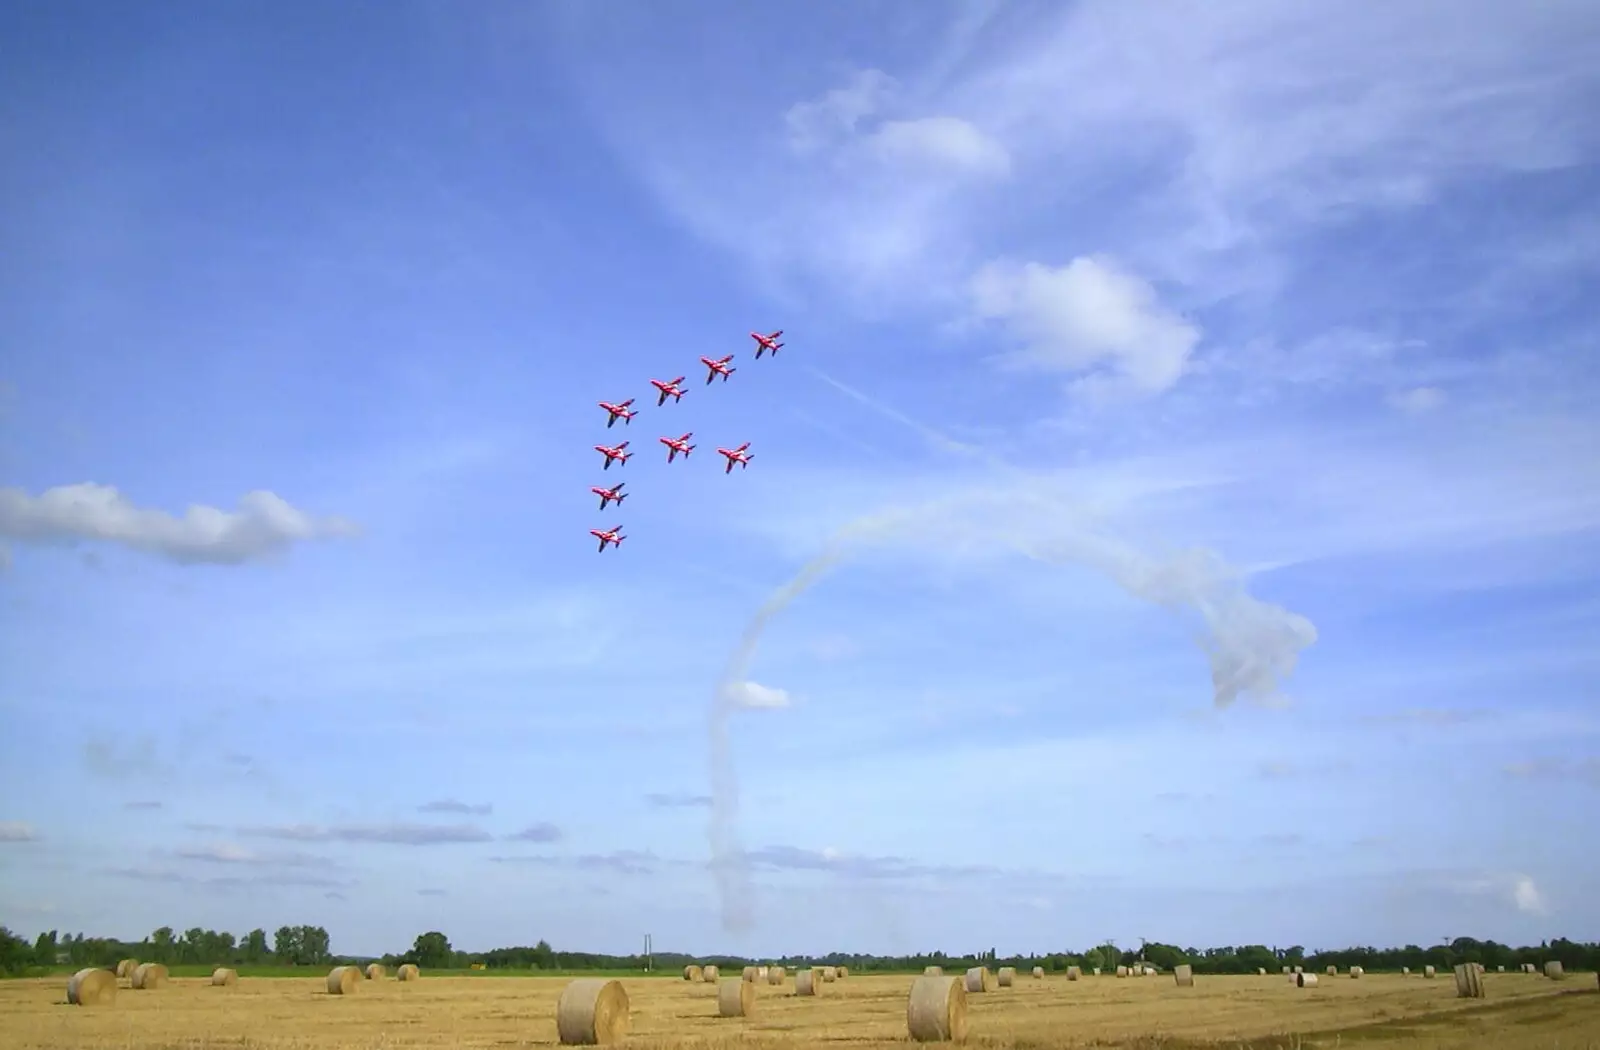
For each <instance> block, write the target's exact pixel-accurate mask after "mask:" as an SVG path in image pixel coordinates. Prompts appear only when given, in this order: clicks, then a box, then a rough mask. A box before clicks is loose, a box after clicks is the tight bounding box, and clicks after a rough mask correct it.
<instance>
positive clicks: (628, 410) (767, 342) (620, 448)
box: [589, 328, 783, 553]
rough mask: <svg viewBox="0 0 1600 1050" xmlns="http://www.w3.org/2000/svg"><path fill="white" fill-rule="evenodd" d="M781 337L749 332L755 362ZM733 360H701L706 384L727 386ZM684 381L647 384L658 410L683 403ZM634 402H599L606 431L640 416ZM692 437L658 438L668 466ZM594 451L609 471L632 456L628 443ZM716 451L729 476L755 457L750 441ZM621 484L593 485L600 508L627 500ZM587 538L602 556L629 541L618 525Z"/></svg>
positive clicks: (778, 345) (691, 448) (691, 447)
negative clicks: (714, 382) (718, 382)
mask: <svg viewBox="0 0 1600 1050" xmlns="http://www.w3.org/2000/svg"><path fill="white" fill-rule="evenodd" d="M781 335H783V329H781V328H780V329H778V330H777V331H776V332H772V333H771V334H769V335H762V334H761V333H760V332H751V333H750V338H751V339H754V340H755V341H756V360H758V361H759V360H760V359H761V355H762V354H763V353H767V352H771V353H772V355H773V356H774V357H776V356H777V354H778V351H779V350H780V349H782V348H783V344H782V343H780V342H778V338H779V337H780V336H781ZM732 360H733V355H732V354H729V355H727V356H726V357H720V358H716V359H712V358H709V357H702V358H701V359H700V363H701V364H703V365H705V366H706V385H707V386H710V385H711V382H712V380H714V379H716V378H717V377H718V376H721V377H722V381H723V382H724V383H726V382H727V381H728V378H729V377H730V376H732V375H733V373H734V372H736V371H738V369H737V368H734V367H733V366H732V365H730V364H729V363H728V362H730V361H732ZM684 379H685V377H684V376H679V377H678V378H676V379H670V380H661V379H652V380H650V385H651V386H653V387H655V388H656V407H658V408H659V407H661V406H662V405H665V404H666V403H667V398H669V397H670V398H672V400H673V403H674V404H676V403H677V402H679V401H682V400H683V395H684V390H683V387H682V385H681V384H682V383H683V381H684ZM633 401H634V399H633V398H631V397H630V398H628V400H626V401H619V402H616V403H615V404H613V403H612V402H610V401H601V402H598V404H599V406H600V407H601V408H603V409H604V410H605V412H606V428H607V429H608V430H609V429H610V428H611V427H612V426H613V425H615V424H616V422H617V420H619V419H620V420H622V423H623V425H624V426H627V425H628V424H629V423H632V422H633V417H634V416H636V415H638V414H639V412H638V409H635V408H633V407H631V406H632V405H633ZM692 437H694V434H693V432H690V433H686V434H684V435H683V436H682V437H677V438H671V437H662V438H660V439H658V440H660V442H661V443H662V444H663V445H665V446H667V462H668V463H671V462H673V461H674V460H676V459H677V457H678V456H679V455H680V454H681V455H682V456H683V458H684V459H688V458H689V453H691V452H693V451H694V450H695V446H694V445H691V444H689V439H690V438H692ZM594 450H595V451H596V452H598V453H600V454H601V455H602V456H604V457H605V463H604V465H603V466H602V467H601V468H600V469H602V470H610V469H611V464H613V463H615V464H617V466H618V467H619V468H620V467H623V466H626V465H627V463H628V460H629V459H630V458H631V457H632V456H633V453H632V452H630V451H628V442H626V441H621V442H618V443H617V444H615V445H596V446H595V447H594ZM717 452H718V453H720V454H721V455H722V456H723V458H724V459H726V460H727V466H726V467H725V468H724V469H723V471H722V472H723V473H724V474H732V473H733V468H734V465H735V464H738V465H739V466H740V467H748V466H749V465H750V460H751V459H752V458H754V453H752V452H751V451H750V442H748V441H746V442H745V443H744V444H742V445H740V446H739V447H738V448H719V449H717ZM624 484H626V483H625V482H620V481H619V482H617V484H616V485H614V486H612V487H611V488H602V487H600V486H598V485H595V486H591V487H590V489H589V491H590V492H592V493H594V494H595V495H596V496H599V497H600V509H601V510H605V509H606V508H607V507H608V506H610V505H611V504H612V503H615V504H616V505H617V506H619V507H620V506H622V501H623V500H625V499H627V498H628V493H626V492H623V491H622V488H623V485H624ZM589 535H591V536H593V537H595V538H596V539H598V540H599V541H600V548H599V549H600V552H601V553H604V552H605V549H606V545H607V544H610V545H611V546H613V547H620V546H622V541H623V540H625V539H627V538H628V537H626V536H624V535H623V534H622V526H621V525H618V526H616V527H614V528H610V529H590V530H589Z"/></svg>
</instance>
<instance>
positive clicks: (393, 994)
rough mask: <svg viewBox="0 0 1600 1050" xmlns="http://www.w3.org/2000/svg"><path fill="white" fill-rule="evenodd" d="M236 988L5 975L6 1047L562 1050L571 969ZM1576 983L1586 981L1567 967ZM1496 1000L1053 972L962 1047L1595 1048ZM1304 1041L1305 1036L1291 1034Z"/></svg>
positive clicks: (774, 1041) (1372, 985)
mask: <svg viewBox="0 0 1600 1050" xmlns="http://www.w3.org/2000/svg"><path fill="white" fill-rule="evenodd" d="M240 976H241V980H240V982H239V984H238V985H237V986H235V987H233V988H228V989H220V988H212V987H211V986H210V979H209V978H189V977H177V978H173V979H171V981H170V983H169V984H167V985H166V986H165V987H163V988H161V989H159V990H157V991H154V992H150V993H148V994H129V995H119V996H117V999H116V1002H115V1004H114V1005H111V1006H107V1007H103V1008H101V1009H96V1010H84V1009H78V1008H75V1007H70V1006H65V1005H62V1004H63V1003H64V1001H65V998H66V979H65V978H62V977H51V978H47V979H39V980H10V981H0V1017H4V1018H5V1019H6V1024H5V1025H3V1026H0V1050H13V1048H15V1050H45V1048H50V1050H57V1048H61V1047H72V1048H73V1050H248V1048H260V1050H368V1048H371V1050H379V1048H381V1050H406V1048H423V1047H427V1048H439V1050H444V1048H447V1047H448V1048H451V1050H457V1048H459V1050H489V1048H510V1047H520V1046H554V1045H557V1033H556V1022H555V1017H556V1001H557V999H558V998H559V997H560V995H561V992H562V989H564V988H565V987H566V986H567V984H568V983H569V981H570V979H569V978H552V977H491V978H484V977H436V978H430V979H428V980H425V981H417V982H400V981H368V982H365V983H364V984H363V985H362V987H361V988H360V989H359V991H358V992H357V994H355V995H351V996H331V995H329V994H327V991H326V984H327V974H326V972H317V973H308V974H307V975H306V976H304V977H284V978H278V977H272V978H268V977H260V978H256V979H251V971H250V970H249V969H244V970H242V971H241V975H240ZM1574 976H1576V975H1574ZM913 980H914V978H913V977H912V976H911V975H909V974H905V975H896V976H873V975H858V976H854V977H851V978H850V980H848V981H844V982H839V983H836V984H834V985H832V986H831V987H830V988H829V990H828V994H827V995H826V996H821V997H817V998H809V997H807V998H798V997H796V996H795V995H794V994H793V991H792V989H791V988H787V987H786V988H783V989H778V988H772V987H767V986H763V987H761V988H759V989H756V995H757V1001H758V1006H757V1009H756V1012H755V1016H754V1017H752V1018H723V1017H719V1016H718V1010H717V986H716V985H711V984H705V983H688V982H685V981H684V980H683V979H682V977H681V976H678V975H676V974H674V975H673V976H672V977H671V978H645V977H639V978H623V979H622V984H623V987H624V989H625V990H626V991H627V994H628V999H629V1001H630V1002H631V1004H632V1022H631V1024H630V1025H629V1030H630V1035H629V1037H628V1038H627V1040H626V1044H627V1045H629V1046H634V1047H638V1048H640V1050H648V1048H663V1050H664V1048H668V1047H684V1048H689V1047H695V1048H697V1050H698V1048H706V1047H715V1046H728V1047H731V1046H732V1045H734V1043H735V1042H738V1043H739V1045H740V1046H753V1047H757V1048H762V1047H770V1048H773V1050H777V1048H794V1050H799V1048H801V1047H810V1046H817V1045H831V1046H835V1047H839V1048H842V1050H846V1048H847V1050H870V1048H888V1047H897V1048H899V1050H905V1048H906V1047H907V1046H909V1045H911V1044H910V1043H909V1040H908V1036H907V1031H906V1001H907V996H908V994H909V993H910V990H911V985H912V982H913ZM1485 985H1486V987H1487V990H1488V998H1487V999H1483V1000H1477V999H1458V998H1456V995H1455V987H1454V985H1453V983H1452V982H1448V981H1419V980H1414V979H1406V978H1404V977H1400V976H1398V975H1388V974H1379V975H1373V974H1368V975H1366V976H1365V977H1364V978H1363V979H1362V980H1359V981H1323V982H1322V983H1320V984H1319V985H1318V986H1317V987H1316V988H1314V989H1312V988H1296V987H1294V986H1293V985H1291V984H1290V983H1289V982H1288V981H1286V980H1284V979H1283V977H1282V976H1280V975H1276V974H1274V975H1271V976H1269V977H1254V976H1248V977H1212V976H1206V977H1205V978H1204V979H1203V980H1197V981H1196V983H1195V986H1194V987H1193V988H1185V989H1182V990H1181V991H1180V990H1179V989H1175V988H1174V987H1173V986H1172V984H1171V982H1168V981H1126V980H1124V981H1118V980H1116V979H1115V978H1112V977H1110V976H1106V977H1102V978H1098V979H1095V978H1085V979H1082V980H1078V981H1070V982H1069V981H1067V980H1066V978H1065V977H1064V976H1061V975H1051V976H1050V977H1047V978H1045V979H1044V980H1039V981H1031V980H1030V981H1025V982H1019V983H1018V984H1017V985H1016V986H1014V987H1012V988H1005V989H997V990H995V991H993V992H989V993H987V994H983V995H974V996H971V997H970V998H969V1000H968V1030H969V1037H968V1042H969V1043H970V1044H974V1045H979V1046H984V1047H1019V1048H1020V1047H1027V1048H1032V1050H1045V1048H1050V1047H1063V1048H1065V1047H1090V1046H1093V1047H1100V1048H1112V1047H1129V1048H1139V1050H1202V1048H1205V1050H1268V1048H1272V1050H1289V1048H1294V1050H1316V1048H1321V1047H1334V1046H1340V1047H1351V1046H1359V1047H1370V1048H1375V1050H1381V1048H1390V1047H1393V1048H1397V1050H1469V1048H1471V1050H1480V1048H1483V1047H1491V1046H1492V1047H1495V1048H1496V1050H1554V1048H1556V1047H1558V1046H1559V1047H1560V1048H1562V1050H1581V1048H1594V1050H1600V994H1597V993H1596V991H1595V982H1594V980H1593V979H1592V978H1591V977H1590V976H1589V975H1582V977H1581V978H1580V979H1577V980H1569V981H1564V982H1556V981H1549V980H1543V979H1541V978H1534V977H1527V976H1523V975H1510V976H1505V977H1500V976H1498V975H1496V976H1492V977H1489V978H1487V979H1486V981H1485ZM1297 1037H1298V1038H1297Z"/></svg>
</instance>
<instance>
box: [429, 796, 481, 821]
mask: <svg viewBox="0 0 1600 1050" xmlns="http://www.w3.org/2000/svg"><path fill="white" fill-rule="evenodd" d="M417 812H418V813H460V814H463V815H467V816H478V817H483V816H488V815H489V814H490V813H493V812H494V805H493V803H489V802H477V803H473V802H462V801H460V800H458V799H453V798H441V799H435V800H434V801H432V802H424V803H423V804H422V805H420V806H418V807H417Z"/></svg>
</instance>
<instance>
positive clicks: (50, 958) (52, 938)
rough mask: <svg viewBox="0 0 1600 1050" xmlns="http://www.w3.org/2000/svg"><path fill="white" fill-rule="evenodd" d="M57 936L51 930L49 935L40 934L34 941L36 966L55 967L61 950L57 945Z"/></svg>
mask: <svg viewBox="0 0 1600 1050" xmlns="http://www.w3.org/2000/svg"><path fill="white" fill-rule="evenodd" d="M57 936H58V935H57V933H56V931H55V930H51V931H50V932H49V933H41V934H39V936H38V937H37V938H36V939H35V940H34V942H33V961H34V963H35V964H36V965H38V966H54V965H55V964H56V956H57V953H58V952H59V950H60V947H59V945H58V944H57V943H56V938H57Z"/></svg>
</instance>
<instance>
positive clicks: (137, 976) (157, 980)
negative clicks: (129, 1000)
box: [128, 963, 167, 991]
mask: <svg viewBox="0 0 1600 1050" xmlns="http://www.w3.org/2000/svg"><path fill="white" fill-rule="evenodd" d="M166 983H167V968H166V967H165V966H162V965H161V964H160V963H140V964H139V965H138V966H135V967H134V968H133V976H132V977H131V978H129V979H128V984H129V985H131V986H132V987H134V988H138V989H140V990H141V991H150V990H152V989H155V988H160V987H161V986H162V985H164V984H166Z"/></svg>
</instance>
